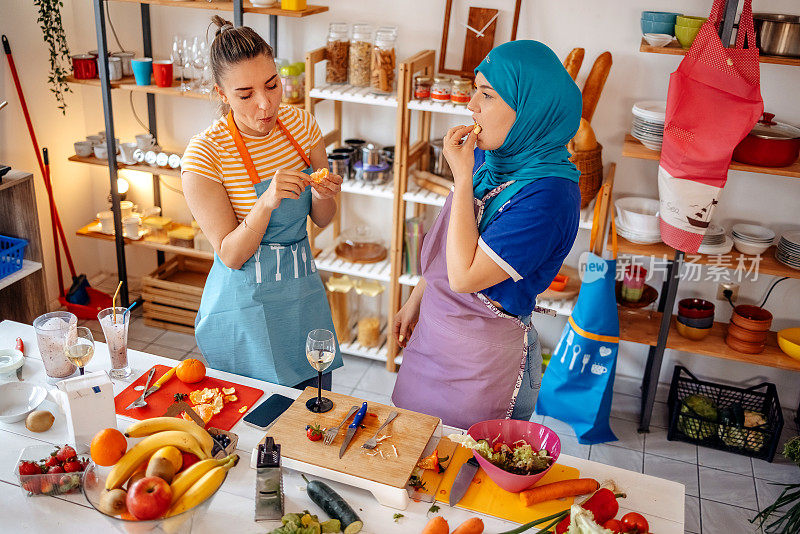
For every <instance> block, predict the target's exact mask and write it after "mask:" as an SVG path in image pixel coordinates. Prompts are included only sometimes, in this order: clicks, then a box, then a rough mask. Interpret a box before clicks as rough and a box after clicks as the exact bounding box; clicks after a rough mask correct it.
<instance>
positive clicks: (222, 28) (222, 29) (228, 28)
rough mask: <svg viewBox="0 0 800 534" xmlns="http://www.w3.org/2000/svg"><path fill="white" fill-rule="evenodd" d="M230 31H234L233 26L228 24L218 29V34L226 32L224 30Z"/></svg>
mask: <svg viewBox="0 0 800 534" xmlns="http://www.w3.org/2000/svg"><path fill="white" fill-rule="evenodd" d="M232 29H234V26H233V24H231V23H230V22H228V23H226V24H225V25H223V26H222V27H220V29H219V33H222V32H224V31H226V30H232Z"/></svg>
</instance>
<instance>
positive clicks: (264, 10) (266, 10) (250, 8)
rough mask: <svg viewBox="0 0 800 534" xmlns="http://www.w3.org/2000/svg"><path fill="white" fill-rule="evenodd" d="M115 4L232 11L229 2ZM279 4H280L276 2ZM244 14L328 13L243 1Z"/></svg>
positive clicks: (175, 0) (162, 0) (181, 0)
mask: <svg viewBox="0 0 800 534" xmlns="http://www.w3.org/2000/svg"><path fill="white" fill-rule="evenodd" d="M117 2H130V3H133V4H150V5H151V6H171V7H188V8H193V9H211V10H215V11H233V2H231V0H213V1H206V0H117ZM277 3H278V4H280V2H277ZM243 11H244V12H245V13H260V14H262V15H276V16H278V17H295V18H299V17H308V16H309V15H316V14H317V13H324V12H325V11H328V6H312V5H309V6H307V7H306V9H304V10H303V11H291V10H288V9H281V8H280V7H257V6H254V5H253V3H252V2H248V1H245V2H244V6H243Z"/></svg>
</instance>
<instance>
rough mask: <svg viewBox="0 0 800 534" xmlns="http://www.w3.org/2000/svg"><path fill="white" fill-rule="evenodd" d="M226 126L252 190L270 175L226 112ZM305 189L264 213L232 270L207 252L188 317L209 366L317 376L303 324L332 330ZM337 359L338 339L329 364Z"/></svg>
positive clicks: (274, 375)
mask: <svg viewBox="0 0 800 534" xmlns="http://www.w3.org/2000/svg"><path fill="white" fill-rule="evenodd" d="M227 122H228V124H227V127H228V130H229V131H230V134H231V136H232V137H233V140H234V142H235V144H236V149H237V151H238V152H239V156H240V157H241V158H242V161H243V162H244V166H245V168H246V169H247V174H248V176H249V177H250V181H251V182H252V183H253V187H254V189H255V191H256V195H257V196H258V197H260V196H261V195H262V194H264V192H265V191H266V190H267V188H268V187H269V184H270V182H271V181H272V180H271V179H268V180H264V181H261V179H260V177H259V176H258V172H257V171H256V168H255V165H254V164H253V161H252V159H251V158H250V153H249V152H248V150H247V147H246V146H245V144H244V140H243V139H242V136H241V134H240V133H239V130H238V128H237V127H236V123H235V122H234V120H233V114H232V113H229V114H228V119H227ZM277 125H278V128H280V130H281V131H282V132H283V134H284V135H285V136H286V137H287V138H288V139H289V142H290V143H291V144H292V146H293V147H294V148H295V149H296V150H297V152H298V153H299V154H300V157H301V158H302V159H303V161H304V162H305V163H306V165H307V168H306V169H305V170H304V171H303V172H304V173H306V174H310V173H311V172H313V168H312V167H311V161H310V160H309V159H308V157H307V156H306V154H305V153H304V152H303V149H302V147H300V145H299V144H298V143H297V141H296V140H295V139H294V137H292V135H291V133H290V132H289V130H288V129H287V128H286V127H285V126H284V125H283V124H282V123H281V121H280V119H279V120H278V124H277ZM310 211H311V190H310V188H306V189H305V190H304V191H303V193H302V194H301V195H300V198H299V199H290V198H284V199H283V200H281V203H280V205H279V206H278V208H277V209H276V210H274V211H273V212H272V215H271V216H270V220H269V225H268V226H267V230H266V232H265V233H264V236H263V237H262V238H261V244H260V245H259V246H258V249H256V251H255V253H254V254H253V256H252V257H251V258H250V259H248V260H247V261H246V262H245V263H244V265H242V267H241V268H240V269H230V268H228V267H226V266H225V264H224V263H222V261H221V260H220V259H219V256H217V255H216V254H214V264H213V266H212V267H211V272H210V273H209V275H208V279H207V280H206V285H205V288H204V289H203V297H202V299H201V301H200V310H199V311H198V313H197V319H196V321H195V337H196V338H197V346H198V347H199V348H200V350H201V352H202V353H203V356H204V357H205V358H206V359H207V360H208V363H209V364H210V365H211V367H213V368H214V369H219V370H222V371H228V372H231V373H235V374H239V375H244V376H249V377H252V378H256V379H259V380H266V381H267V382H272V383H276V384H281V385H284V386H294V385H296V384H299V383H301V382H303V381H305V380H308V379H310V378H313V377H315V376H316V375H317V373H316V371H315V370H314V369H313V368H312V367H311V365H309V363H308V361H307V359H306V350H305V344H306V336H307V335H308V333H309V332H310V331H311V330H314V329H316V328H324V329H326V330H330V331H331V332H333V331H334V328H333V320H332V319H331V311H330V308H329V307H328V299H327V298H326V296H325V289H324V287H323V285H322V280H321V279H320V276H319V273H317V270H316V267H315V265H314V257H313V256H312V254H311V248H310V246H309V243H308V235H307V233H306V218H307V216H308V214H309V213H310ZM341 366H342V356H341V354H340V353H339V348H338V341H337V348H336V358H335V359H334V361H333V364H331V366H330V367H329V368H328V370H329V371H331V370H333V369H336V368H338V367H341Z"/></svg>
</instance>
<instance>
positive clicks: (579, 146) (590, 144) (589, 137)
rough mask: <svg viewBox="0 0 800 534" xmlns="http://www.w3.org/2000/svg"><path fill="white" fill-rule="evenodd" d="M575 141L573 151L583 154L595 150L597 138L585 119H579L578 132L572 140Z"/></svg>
mask: <svg viewBox="0 0 800 534" xmlns="http://www.w3.org/2000/svg"><path fill="white" fill-rule="evenodd" d="M573 140H574V141H575V145H574V147H575V151H577V152H583V151H585V150H594V149H595V148H597V138H596V137H595V135H594V129H592V126H591V125H590V124H589V121H587V120H586V119H583V118H582V119H581V125H580V126H579V127H578V132H577V133H576V134H575V137H574V138H573Z"/></svg>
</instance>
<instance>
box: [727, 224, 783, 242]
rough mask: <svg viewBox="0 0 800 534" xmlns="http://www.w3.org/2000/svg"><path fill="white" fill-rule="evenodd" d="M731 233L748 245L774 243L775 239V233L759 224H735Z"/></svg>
mask: <svg viewBox="0 0 800 534" xmlns="http://www.w3.org/2000/svg"><path fill="white" fill-rule="evenodd" d="M731 233H732V234H733V236H734V237H738V238H740V239H741V240H743V241H747V242H748V243H772V241H773V240H774V239H775V232H773V231H772V230H770V229H769V228H767V227H766V226H759V225H757V224H741V223H740V224H734V225H733V227H732V228H731Z"/></svg>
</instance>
